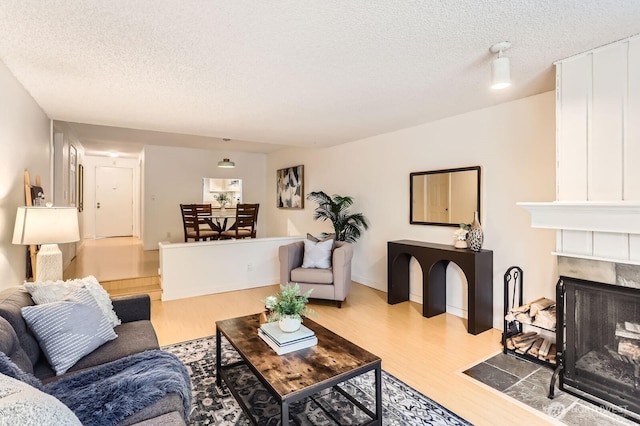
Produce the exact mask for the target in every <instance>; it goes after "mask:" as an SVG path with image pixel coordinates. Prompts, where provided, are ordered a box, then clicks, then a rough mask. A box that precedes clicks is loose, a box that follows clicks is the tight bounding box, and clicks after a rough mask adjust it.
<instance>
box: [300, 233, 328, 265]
mask: <svg viewBox="0 0 640 426" xmlns="http://www.w3.org/2000/svg"><path fill="white" fill-rule="evenodd" d="M332 249H333V240H326V241H319V242H314V241H311V240H304V256H303V258H302V267H303V268H322V269H327V268H331V250H332Z"/></svg>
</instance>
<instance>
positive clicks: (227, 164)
mask: <svg viewBox="0 0 640 426" xmlns="http://www.w3.org/2000/svg"><path fill="white" fill-rule="evenodd" d="M235 166H236V163H234V162H233V161H231V160H229V159H228V158H223V159H222V161H218V167H220V168H221V169H233V168H234V167H235Z"/></svg>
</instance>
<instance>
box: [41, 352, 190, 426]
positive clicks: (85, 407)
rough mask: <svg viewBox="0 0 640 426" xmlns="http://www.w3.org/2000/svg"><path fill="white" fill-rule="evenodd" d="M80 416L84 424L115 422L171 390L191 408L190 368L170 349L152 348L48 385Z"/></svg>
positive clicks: (184, 404) (188, 410)
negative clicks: (188, 370) (188, 369)
mask: <svg viewBox="0 0 640 426" xmlns="http://www.w3.org/2000/svg"><path fill="white" fill-rule="evenodd" d="M44 390H45V392H47V393H49V394H51V395H53V396H55V397H56V398H58V399H59V400H60V401H62V402H63V403H64V404H65V405H66V406H67V407H69V408H71V410H72V411H73V412H74V413H75V414H76V416H78V418H79V419H80V421H81V422H82V424H83V425H85V426H86V425H101V426H102V425H115V424H117V423H118V422H120V421H122V420H123V419H124V418H125V417H127V416H130V415H132V414H135V413H136V412H137V411H139V410H141V409H142V408H144V407H147V406H149V405H151V404H153V403H155V402H157V401H159V400H160V399H161V398H162V397H163V396H165V395H166V394H169V393H176V394H178V395H179V396H180V397H181V398H182V402H183V408H184V412H183V415H184V418H186V417H187V416H188V415H189V412H190V411H191V380H190V378H189V373H188V372H187V369H186V367H185V366H184V364H182V362H180V360H178V358H177V357H176V356H175V355H173V354H171V353H168V352H164V351H161V350H151V351H146V352H142V353H138V354H134V355H130V356H128V357H126V358H122V359H119V360H116V361H113V362H110V363H108V364H103V365H100V366H97V367H94V368H92V369H90V370H87V371H81V372H78V373H77V374H74V375H72V376H70V377H67V378H63V379H61V380H59V381H57V382H53V383H49V384H47V385H45V386H44Z"/></svg>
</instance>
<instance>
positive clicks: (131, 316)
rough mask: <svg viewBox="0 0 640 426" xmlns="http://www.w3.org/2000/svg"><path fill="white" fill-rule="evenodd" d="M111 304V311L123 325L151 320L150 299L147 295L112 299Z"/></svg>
mask: <svg viewBox="0 0 640 426" xmlns="http://www.w3.org/2000/svg"><path fill="white" fill-rule="evenodd" d="M111 302H112V304H113V310H114V311H115V312H116V315H118V318H120V320H121V321H122V322H123V323H124V322H133V321H142V320H147V321H149V320H151V298H150V297H149V295H148V294H138V295H134V296H121V297H114V298H112V299H111Z"/></svg>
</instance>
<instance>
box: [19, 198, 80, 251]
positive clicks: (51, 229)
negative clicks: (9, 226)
mask: <svg viewBox="0 0 640 426" xmlns="http://www.w3.org/2000/svg"><path fill="white" fill-rule="evenodd" d="M78 240H80V230H79V229H78V210H77V209H76V208H75V207H18V212H17V213H16V224H15V227H14V229H13V244H24V245H39V244H58V243H72V242H74V241H78Z"/></svg>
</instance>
